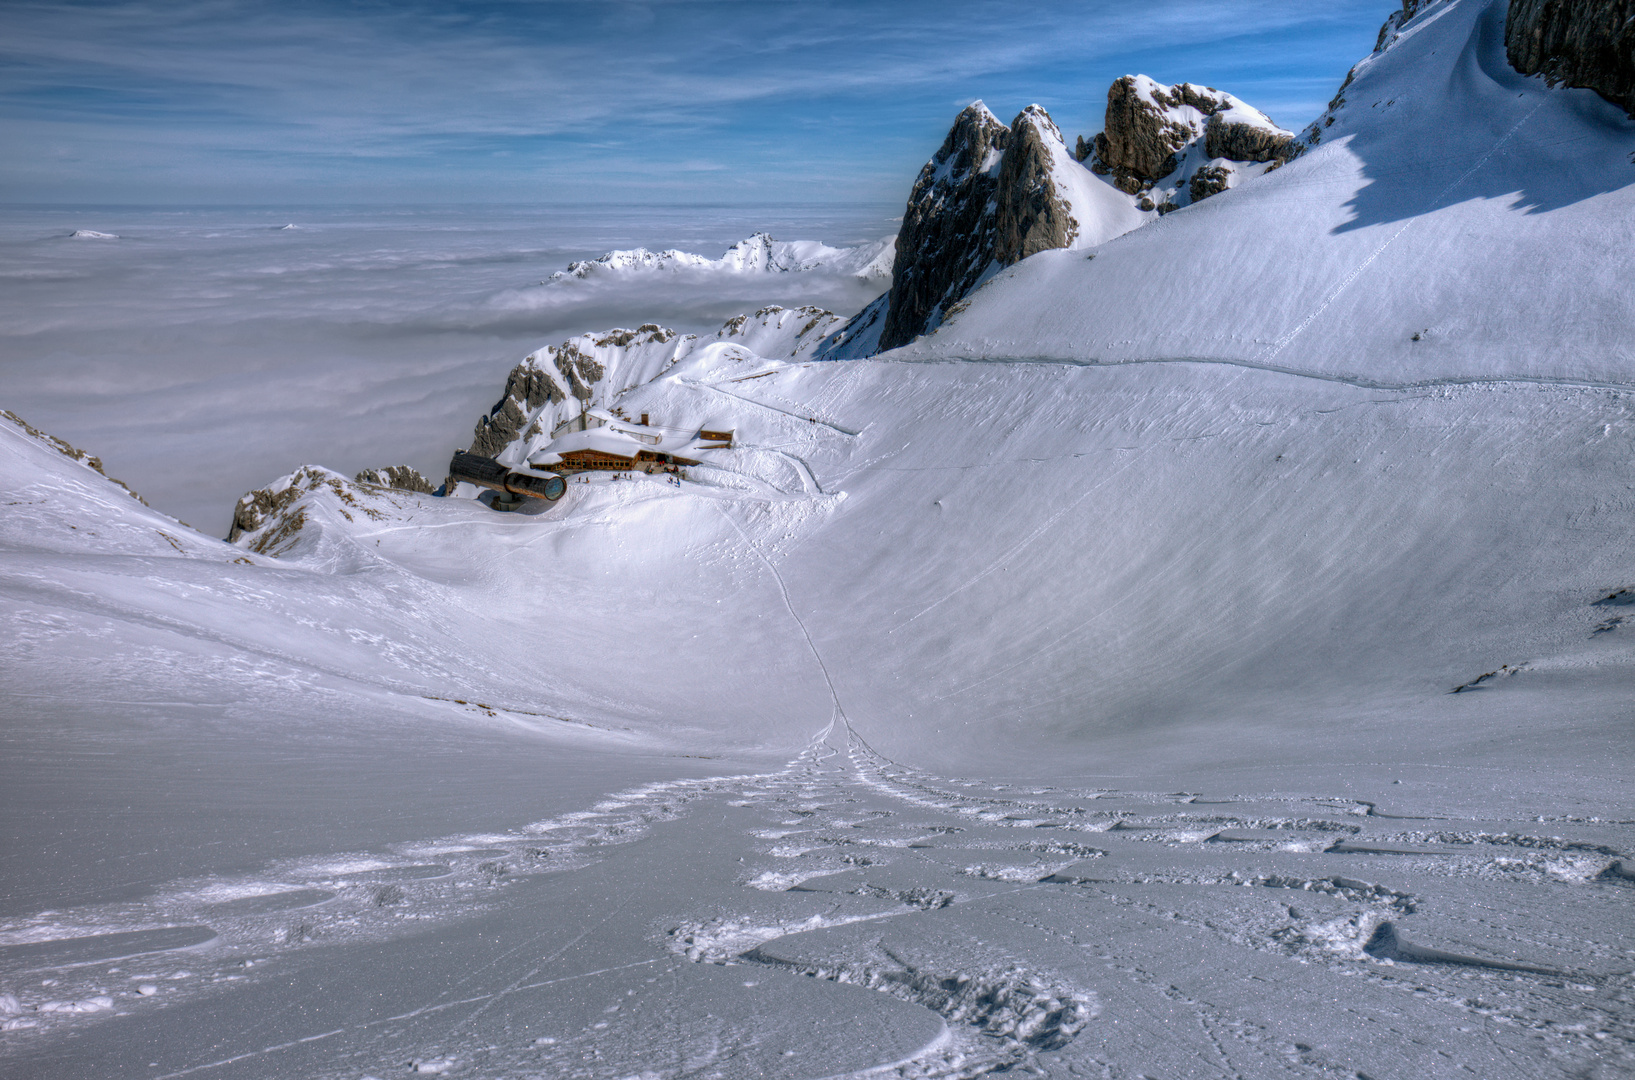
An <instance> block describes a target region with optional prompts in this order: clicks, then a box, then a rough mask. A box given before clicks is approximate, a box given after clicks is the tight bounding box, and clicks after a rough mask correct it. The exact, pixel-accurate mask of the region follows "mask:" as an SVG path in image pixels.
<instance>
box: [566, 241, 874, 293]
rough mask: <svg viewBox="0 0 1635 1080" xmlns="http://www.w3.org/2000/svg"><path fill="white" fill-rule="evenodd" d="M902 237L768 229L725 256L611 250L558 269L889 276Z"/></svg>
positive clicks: (584, 274) (573, 275) (592, 273)
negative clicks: (861, 240)
mask: <svg viewBox="0 0 1635 1080" xmlns="http://www.w3.org/2000/svg"><path fill="white" fill-rule="evenodd" d="M895 248H896V239H895V238H894V237H886V238H885V239H882V240H876V241H874V242H873V243H869V244H859V245H857V246H856V247H843V248H833V247H829V246H828V245H827V244H823V243H819V242H818V241H816V240H774V239H773V238H772V237H771V236H770V235H768V234H767V233H764V232H758V233H756V234H755V235H753V236H751V237H749V238H747V239H744V240H740V241H738V242H737V243H736V244H734V245H732V247H730V248H728V249H727V252H726V254H724V255H722V256H721V257H720V258H719V259H710V258H706V257H705V256H703V255H695V254H693V253H691V252H687V251H677V250H675V249H673V248H672V249H670V250H667V251H648V250H647V249H646V248H635V249H633V250H630V251H610V252H608V253H607V254H606V255H603V256H601V257H600V258H596V259H585V260H582V261H580V262H574V263H569V264H568V268H567V269H566V270H559V271H557V272H556V273H554V274H552V275H551V277H550V281H552V282H562V281H572V280H581V281H582V280H586V279H590V278H599V277H611V276H626V275H635V274H653V273H677V272H685V271H696V272H701V273H716V274H790V273H810V272H813V271H825V272H827V273H830V274H836V275H845V276H850V277H856V278H862V279H864V280H885V279H888V278H890V277H891V264H892V258H893V255H894V252H895Z"/></svg>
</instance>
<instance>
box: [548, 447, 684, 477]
mask: <svg viewBox="0 0 1635 1080" xmlns="http://www.w3.org/2000/svg"><path fill="white" fill-rule="evenodd" d="M654 463H657V464H660V465H698V464H700V462H698V461H696V460H694V459H693V458H684V457H678V456H676V455H675V454H656V453H654V452H652V451H651V450H639V451H637V452H636V456H635V457H620V456H619V455H618V454H609V453H606V452H605V451H602V450H569V451H568V452H567V453H565V454H563V455H562V461H561V463H560V464H558V465H554V466H552V468H555V469H560V470H561V471H563V472H590V471H597V470H600V471H605V472H629V471H631V470H633V469H638V468H641V467H642V466H645V465H649V464H654Z"/></svg>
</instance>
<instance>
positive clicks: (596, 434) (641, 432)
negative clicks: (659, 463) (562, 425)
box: [529, 410, 701, 465]
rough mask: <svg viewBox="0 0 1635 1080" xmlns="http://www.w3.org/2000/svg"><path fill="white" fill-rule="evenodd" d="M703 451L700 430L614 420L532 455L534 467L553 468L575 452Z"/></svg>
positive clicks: (597, 413)
mask: <svg viewBox="0 0 1635 1080" xmlns="http://www.w3.org/2000/svg"><path fill="white" fill-rule="evenodd" d="M591 415H592V416H597V418H598V419H608V418H610V417H611V414H609V413H601V412H600V410H593V411H592V412H591ZM699 449H701V447H700V446H699V445H698V429H697V428H672V427H665V426H662V425H657V424H653V425H648V424H635V423H631V422H630V421H628V420H620V419H617V418H613V419H612V420H611V422H610V423H604V424H603V425H602V426H601V427H593V428H590V429H589V430H587V431H569V432H565V433H563V434H562V435H561V436H560V437H558V438H556V439H553V440H551V442H550V443H548V444H547V445H546V446H545V447H544V449H542V450H540V451H539V452H537V453H535V454H531V455H529V457H530V460H531V461H532V462H534V463H535V464H541V463H542V464H545V465H553V464H555V463H557V462H559V461H561V460H562V455H563V454H571V453H573V452H574V451H576V450H594V451H596V452H597V453H602V454H613V455H616V456H618V457H626V458H634V457H635V456H636V455H637V454H638V453H640V452H641V451H643V450H646V451H648V452H649V453H653V454H681V453H692V452H694V451H696V450H699Z"/></svg>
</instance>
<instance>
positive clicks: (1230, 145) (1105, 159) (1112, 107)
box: [1078, 75, 1294, 202]
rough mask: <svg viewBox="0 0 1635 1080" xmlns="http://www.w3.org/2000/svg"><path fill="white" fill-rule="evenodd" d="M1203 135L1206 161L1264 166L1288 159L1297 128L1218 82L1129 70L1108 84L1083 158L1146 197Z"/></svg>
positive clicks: (1082, 148)
mask: <svg viewBox="0 0 1635 1080" xmlns="http://www.w3.org/2000/svg"><path fill="white" fill-rule="evenodd" d="M1200 140H1201V142H1202V156H1203V157H1205V158H1209V159H1216V158H1225V159H1227V160H1230V161H1241V162H1257V163H1259V162H1271V161H1278V160H1281V159H1283V158H1285V157H1287V156H1288V155H1289V153H1290V152H1291V150H1292V148H1293V145H1294V133H1293V132H1290V131H1284V130H1283V129H1282V128H1279V127H1278V126H1277V125H1275V124H1273V123H1272V122H1271V120H1270V119H1268V118H1267V117H1266V115H1265V114H1264V113H1262V112H1260V111H1259V110H1258V109H1254V108H1251V107H1250V106H1248V105H1245V104H1244V103H1243V102H1242V101H1240V100H1239V99H1238V98H1236V97H1233V96H1232V95H1231V94H1227V93H1223V92H1222V91H1219V90H1216V89H1214V88H1213V87H1208V86H1203V87H1200V86H1193V85H1192V84H1191V83H1177V84H1176V85H1174V86H1165V85H1163V84H1162V83H1159V82H1155V81H1154V80H1152V79H1149V78H1148V77H1147V76H1145V75H1125V76H1123V77H1122V78H1120V79H1117V80H1115V81H1114V82H1113V85H1112V86H1111V87H1110V88H1108V91H1107V114H1106V119H1105V123H1104V127H1103V129H1102V131H1101V133H1100V134H1098V135H1097V136H1096V137H1095V139H1094V140H1092V141H1090V142H1088V143H1087V142H1085V140H1083V139H1082V138H1081V139H1080V140H1079V144H1078V156H1079V158H1080V160H1083V159H1084V158H1086V157H1088V158H1089V159H1090V168H1091V169H1092V171H1094V172H1096V173H1098V174H1100V175H1103V176H1107V177H1109V178H1110V179H1111V182H1112V184H1113V186H1114V187H1116V188H1118V189H1119V190H1120V191H1124V192H1128V193H1129V194H1131V195H1140V194H1142V193H1144V192H1147V191H1148V190H1150V189H1151V188H1152V187H1153V185H1155V184H1157V183H1158V182H1159V181H1161V180H1164V179H1165V178H1167V177H1169V176H1171V175H1172V174H1173V173H1175V172H1176V171H1177V170H1178V169H1180V168H1181V165H1182V157H1183V155H1186V154H1187V151H1188V150H1190V149H1191V148H1193V147H1196V146H1198V144H1199V143H1200ZM1188 156H1190V155H1188ZM1215 168H1217V169H1218V168H1219V166H1215ZM1188 172H1189V173H1190V172H1191V170H1188ZM1208 186H1209V185H1208V183H1205V184H1202V185H1200V188H1207V187H1208ZM1216 190H1224V188H1218V189H1216ZM1157 201H1158V200H1154V202H1157Z"/></svg>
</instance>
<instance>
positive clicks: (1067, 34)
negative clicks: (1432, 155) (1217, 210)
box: [0, 0, 1387, 199]
mask: <svg viewBox="0 0 1635 1080" xmlns="http://www.w3.org/2000/svg"><path fill="white" fill-rule="evenodd" d="M1386 6H1387V5H1385V4H1384V3H1381V2H1379V0H1369V2H1368V3H1360V2H1358V0H1347V2H1340V3H1334V4H1329V5H1309V4H1306V3H1303V2H1296V0H1239V2H1206V0H1155V2H1154V3H1151V4H1148V5H1145V6H1142V7H1139V8H1134V9H1132V8H1131V7H1130V6H1129V5H1127V4H1115V3H1111V2H1094V3H1060V4H1038V5H996V4H992V3H977V2H972V0H952V2H939V3H932V2H927V0H902V2H897V3H890V4H879V3H860V2H836V3H761V2H691V0H675V2H659V3H645V4H633V3H614V2H590V3H584V2H551V0H546V2H521V0H517V2H490V3H462V2H443V3H432V2H424V0H422V2H411V3H389V2H378V0H350V2H340V3H335V2H325V3H313V2H310V0H307V2H301V0H297V2H294V3H284V4H278V5H268V4H260V3H251V2H247V0H181V2H174V3H164V2H156V0H113V2H78V3H75V2H69V3H61V2H56V0H53V2H49V3H47V2H38V0H36V2H32V3H31V2H27V0H23V2H13V3H10V4H8V5H7V13H6V26H7V33H6V35H5V39H4V41H3V43H0V133H3V135H4V137H5V139H6V142H7V144H8V145H9V146H12V147H16V148H20V149H21V150H22V152H21V153H13V154H10V155H8V159H9V164H6V165H0V185H4V187H3V190H4V194H5V197H9V198H13V199H35V198H51V197H53V194H52V193H53V192H58V193H60V192H64V191H67V192H71V193H77V194H78V195H79V196H81V197H100V198H117V197H118V196H119V195H120V193H121V192H122V191H123V192H127V193H133V194H135V195H139V196H140V197H142V198H159V197H163V196H164V195H165V193H166V192H167V191H168V192H173V193H175V194H176V195H177V197H181V198H197V197H201V196H210V195H213V196H214V197H216V198H233V197H235V196H236V195H239V194H244V193H258V194H260V195H262V196H268V195H273V194H274V193H276V192H278V191H285V192H286V195H285V196H284V197H289V198H297V197H301V196H302V195H306V196H309V197H321V196H322V194H323V189H314V188H313V187H312V185H324V186H325V188H327V189H328V190H331V191H336V192H344V193H345V194H346V195H347V196H348V197H357V196H360V195H366V194H368V193H370V192H378V193H381V194H383V195H386V196H389V197H394V198H403V197H406V196H409V195H412V194H414V193H415V192H424V193H427V194H429V195H430V197H432V198H443V197H449V196H450V195H451V194H461V195H465V196H468V197H473V198H479V199H480V198H483V197H485V196H484V194H483V193H484V191H485V190H486V191H489V192H490V193H491V196H492V197H500V198H514V197H517V196H519V195H521V194H523V193H524V192H525V190H526V189H527V188H528V186H529V185H530V184H534V183H538V182H540V181H542V180H543V181H548V182H550V183H552V184H555V185H557V186H558V191H559V192H561V193H578V194H579V195H580V196H583V195H585V194H592V193H594V194H600V195H603V196H607V195H610V194H612V195H615V196H620V197H636V196H639V195H641V194H642V192H643V191H644V190H647V189H645V188H644V186H643V185H646V184H651V183H652V181H651V180H647V179H641V177H644V176H648V175H650V174H651V173H652V171H653V170H652V169H651V168H648V167H646V166H652V165H660V166H662V164H663V163H664V162H667V161H685V162H690V163H693V167H691V168H676V169H675V170H674V171H675V172H677V173H680V172H685V173H687V174H690V175H691V176H692V177H693V179H692V180H690V181H686V182H674V183H671V184H670V185H669V186H668V188H667V190H668V191H669V192H670V193H672V194H674V193H675V192H677V191H681V192H685V191H687V190H690V188H689V185H690V184H706V183H708V182H709V181H708V180H707V179H705V177H706V175H707V174H708V173H710V172H719V171H727V172H734V173H735V174H736V175H737V176H738V177H739V178H740V179H742V178H753V179H754V181H755V183H756V184H759V185H762V186H765V187H767V188H768V189H769V192H770V190H771V188H773V187H775V186H776V185H777V184H778V183H779V182H780V181H779V179H778V174H779V173H780V172H782V173H784V174H787V176H788V177H789V179H788V180H787V181H784V182H788V183H793V184H795V185H796V187H797V188H798V187H800V186H801V185H803V184H810V185H813V186H815V187H817V188H823V187H830V188H831V189H832V188H833V185H834V184H835V183H837V182H838V183H840V184H841V190H850V189H852V188H855V185H856V184H857V182H858V178H859V177H873V176H877V175H878V176H885V175H887V174H890V173H894V172H904V173H905V175H910V174H911V173H912V169H913V166H914V165H915V164H917V159H918V158H920V157H923V156H924V155H925V153H926V152H928V150H929V149H930V146H927V145H925V143H926V140H927V139H928V138H931V137H932V136H934V135H936V134H937V128H938V127H940V126H941V125H942V124H945V123H946V122H947V120H948V118H949V116H948V113H949V110H948V107H947V102H948V101H950V100H955V99H963V100H969V99H970V98H971V97H976V96H983V97H986V98H988V99H989V100H990V102H991V103H993V104H995V106H996V107H1002V108H1016V107H1020V106H1021V105H1022V104H1026V103H1027V102H1028V101H1032V100H1040V101H1043V102H1045V103H1046V104H1047V105H1052V106H1055V107H1058V108H1067V109H1069V110H1072V111H1075V112H1077V113H1078V115H1077V116H1075V117H1073V118H1072V123H1071V124H1070V125H1069V126H1072V127H1083V126H1084V125H1085V124H1091V123H1093V122H1094V119H1095V113H1096V111H1097V109H1098V107H1099V104H1098V103H1099V100H1100V96H1101V94H1102V93H1104V92H1105V87H1106V84H1107V83H1108V82H1109V81H1110V80H1111V79H1112V78H1113V77H1116V75H1118V74H1121V73H1122V72H1123V71H1124V70H1127V69H1134V68H1137V67H1141V68H1152V67H1157V68H1164V67H1166V66H1167V64H1168V63H1172V62H1174V61H1177V60H1181V59H1185V60H1186V61H1187V62H1188V63H1189V64H1190V65H1192V66H1189V67H1188V68H1187V70H1186V71H1180V70H1176V71H1168V70H1154V71H1152V74H1154V75H1155V76H1157V77H1160V78H1166V77H1167V78H1196V79H1198V80H1199V81H1211V80H1214V79H1216V76H1215V75H1213V74H1211V73H1210V72H1224V73H1241V74H1242V75H1243V77H1244V79H1245V81H1252V82H1253V83H1254V84H1255V85H1256V87H1257V88H1262V87H1263V88H1264V94H1263V96H1264V97H1269V98H1274V99H1275V100H1276V104H1275V106H1274V107H1275V108H1277V109H1279V110H1281V111H1283V112H1285V113H1287V112H1290V111H1291V110H1293V111H1300V110H1303V111H1304V112H1305V115H1298V116H1296V115H1291V116H1289V121H1290V122H1295V121H1300V120H1304V119H1306V118H1307V116H1309V114H1311V113H1314V112H1315V111H1316V110H1317V109H1318V108H1320V106H1321V103H1322V101H1323V100H1326V97H1327V96H1328V94H1329V93H1331V92H1332V87H1333V86H1334V85H1337V84H1338V81H1339V79H1340V78H1341V77H1342V76H1343V75H1344V72H1345V68H1346V67H1347V66H1348V65H1349V63H1350V62H1351V61H1353V60H1354V59H1356V58H1357V57H1358V56H1360V55H1362V53H1363V52H1365V51H1366V49H1367V48H1368V46H1369V45H1371V44H1372V27H1373V26H1374V25H1375V24H1377V22H1378V20H1379V18H1381V17H1383V15H1384V13H1385V12H1384V8H1385V7H1386ZM1251 61H1252V62H1251ZM1256 64H1258V65H1260V66H1261V67H1263V68H1268V69H1269V70H1264V71H1257V70H1256V69H1255V65H1256ZM1193 67H1197V68H1202V69H1204V70H1203V71H1200V72H1196V73H1194V71H1193ZM1218 81H1221V82H1224V81H1225V80H1218ZM1317 86H1321V87H1322V89H1321V90H1319V91H1317V92H1316V93H1315V94H1314V93H1312V89H1313V88H1314V87H1317ZM1228 88H1232V89H1236V87H1228ZM1245 96H1250V95H1248V94H1247V93H1246V94H1245ZM814 131H816V132H818V133H819V136H818V137H819V139H820V140H821V144H820V145H813V142H812V140H813V135H812V133H813V132H814ZM905 139H906V140H907V143H906V144H903V145H898V144H899V143H903V140H905ZM910 144H911V145H912V146H914V147H917V148H915V149H911V148H910ZM807 147H810V148H811V150H812V153H811V154H809V155H808V154H803V153H802V150H803V148H807ZM609 150H611V151H612V152H613V153H614V154H616V155H623V156H624V157H625V158H626V159H627V167H626V168H625V169H621V170H618V171H617V172H616V173H615V174H614V175H613V176H611V177H608V176H595V175H590V174H589V172H588V171H587V170H588V169H589V167H590V166H592V165H593V164H597V155H598V154H600V153H603V152H607V151H609ZM700 162H714V163H718V164H719V166H720V167H719V168H716V169H699V168H697V167H696V165H697V163H700ZM660 171H662V170H660ZM626 176H628V177H629V179H624V178H623V177H626ZM303 185H304V186H303ZM609 185H611V190H610V186H609ZM700 190H702V189H700ZM649 194H651V192H650V191H649ZM58 197H60V196H58Z"/></svg>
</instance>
